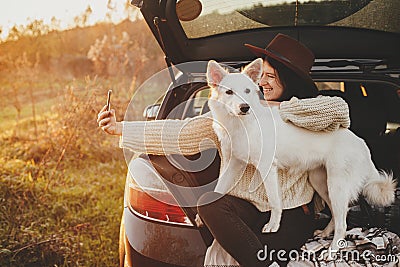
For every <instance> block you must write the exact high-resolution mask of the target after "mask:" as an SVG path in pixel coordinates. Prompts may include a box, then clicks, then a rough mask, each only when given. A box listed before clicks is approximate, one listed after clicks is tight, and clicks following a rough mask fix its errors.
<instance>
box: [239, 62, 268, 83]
mask: <svg viewBox="0 0 400 267" xmlns="http://www.w3.org/2000/svg"><path fill="white" fill-rule="evenodd" d="M242 73H244V74H246V75H247V76H249V78H250V79H251V80H252V81H253V82H255V83H256V84H258V83H259V81H260V80H261V76H262V73H263V60H262V58H257V59H255V60H253V61H252V62H251V63H250V64H249V65H247V66H246V67H245V68H244V69H243V70H242Z"/></svg>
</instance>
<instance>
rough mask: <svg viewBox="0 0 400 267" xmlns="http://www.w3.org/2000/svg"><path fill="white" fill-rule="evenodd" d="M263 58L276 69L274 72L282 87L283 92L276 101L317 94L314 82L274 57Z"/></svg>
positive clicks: (309, 96)
mask: <svg viewBox="0 0 400 267" xmlns="http://www.w3.org/2000/svg"><path fill="white" fill-rule="evenodd" d="M264 60H266V61H267V62H268V63H269V64H270V65H271V67H273V68H274V69H275V70H276V74H277V76H278V77H279V80H280V82H281V84H282V87H283V94H282V95H281V96H280V97H279V99H277V101H287V100H290V98H292V97H293V96H295V97H297V98H300V99H302V98H312V97H316V96H317V95H318V88H317V86H316V85H315V84H314V83H311V82H310V81H306V80H305V79H303V78H301V77H300V76H299V75H298V74H297V73H295V72H294V71H293V70H291V69H289V68H288V67H286V66H285V65H284V64H282V63H281V62H279V61H277V60H276V59H273V58H271V57H265V58H264Z"/></svg>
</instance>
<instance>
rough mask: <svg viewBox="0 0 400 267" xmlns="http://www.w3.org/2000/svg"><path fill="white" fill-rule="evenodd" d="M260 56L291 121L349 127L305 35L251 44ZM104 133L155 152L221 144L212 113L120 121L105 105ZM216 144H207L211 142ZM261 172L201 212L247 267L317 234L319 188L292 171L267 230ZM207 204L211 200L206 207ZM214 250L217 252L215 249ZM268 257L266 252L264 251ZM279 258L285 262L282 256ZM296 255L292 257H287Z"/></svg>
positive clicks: (268, 88) (250, 171) (267, 89)
mask: <svg viewBox="0 0 400 267" xmlns="http://www.w3.org/2000/svg"><path fill="white" fill-rule="evenodd" d="M246 46H247V47H248V48H249V49H250V50H251V51H252V52H253V53H254V54H255V55H257V56H259V57H260V56H261V57H263V58H264V68H263V76H262V78H261V81H260V84H259V85H260V87H262V89H263V93H264V98H265V99H266V100H267V101H268V102H269V104H270V105H277V106H279V109H280V115H281V117H282V119H283V120H285V121H288V122H291V123H294V124H295V125H297V126H299V127H304V128H307V129H310V130H314V131H332V130H335V129H337V128H339V127H349V114H348V107H347V104H346V103H345V102H344V101H343V100H342V99H340V98H337V97H322V96H319V97H316V96H317V94H318V90H317V88H316V86H315V84H314V83H313V81H312V79H311V77H310V76H309V72H310V70H311V66H312V65H313V62H314V55H313V53H312V52H311V51H310V50H309V49H308V48H306V47H305V46H304V45H302V44H301V43H299V42H298V41H297V40H295V39H292V38H290V37H288V36H286V35H283V34H278V35H277V36H276V37H275V38H274V39H273V40H272V41H271V42H270V43H269V45H268V46H267V47H266V48H265V49H262V48H258V47H255V46H252V45H246ZM97 121H98V123H99V127H101V128H102V129H103V131H105V132H107V133H109V134H114V135H121V136H122V138H121V146H122V147H124V148H129V149H131V150H134V151H138V152H146V153H149V154H173V153H183V154H187V155H190V154H196V153H198V152H200V145H199V144H200V143H201V145H202V146H201V150H205V149H208V148H212V147H215V146H218V141H217V140H218V139H217V137H216V135H215V133H214V131H213V129H212V120H211V119H210V114H205V115H203V116H198V117H195V118H192V119H188V120H166V121H152V122H116V119H115V112H114V111H113V110H112V111H106V109H105V107H104V108H103V109H102V110H101V111H100V113H99V115H98V120H97ZM210 139H211V140H213V141H214V142H202V141H204V140H210ZM257 178H259V173H258V172H257V171H256V169H255V168H254V167H253V166H252V165H248V166H247V168H246V170H245V171H244V173H243V175H242V177H241V178H240V180H239V182H238V183H237V184H236V185H235V187H234V188H233V189H232V190H231V191H230V192H229V193H228V194H227V195H224V196H221V195H219V194H218V193H215V192H208V193H206V194H204V195H203V196H202V197H201V198H200V199H199V205H198V213H199V215H200V217H201V219H202V221H203V222H204V223H205V224H206V225H207V227H208V228H209V230H210V231H211V233H212V235H213V236H214V238H215V240H217V241H218V243H219V244H220V245H221V246H222V247H223V248H224V250H225V251H227V252H228V253H229V254H230V255H231V256H232V257H233V258H234V259H235V260H236V261H237V262H238V263H239V264H240V265H242V266H249V267H255V266H266V264H268V263H270V262H271V261H270V259H269V257H266V258H264V257H261V258H260V251H261V252H262V251H264V246H267V247H268V250H269V251H271V250H275V251H278V250H285V251H287V253H289V250H292V249H299V248H300V247H301V245H302V244H304V243H305V241H306V240H307V239H308V238H309V237H311V236H312V233H313V231H314V230H315V229H314V224H313V205H312V198H313V194H314V190H313V188H312V187H311V185H310V184H309V182H308V179H307V173H302V174H291V173H290V172H289V171H288V170H279V179H280V185H281V190H282V202H283V208H284V211H283V214H282V221H281V226H280V229H279V231H278V232H276V233H268V234H263V233H261V229H262V226H263V225H264V224H265V222H266V221H268V216H269V212H268V198H267V196H266V193H265V189H264V187H262V186H260V187H258V189H257V190H256V191H255V192H253V193H251V192H249V191H248V188H249V185H250V181H251V180H252V179H257ZM202 203H205V204H204V205H203V204H202ZM211 253H212V252H211ZM264 256H265V255H264ZM276 256H277V253H275V255H274V258H273V260H277V261H279V262H282V263H285V262H286V261H285V260H282V259H280V258H277V257H276ZM286 257H288V255H286Z"/></svg>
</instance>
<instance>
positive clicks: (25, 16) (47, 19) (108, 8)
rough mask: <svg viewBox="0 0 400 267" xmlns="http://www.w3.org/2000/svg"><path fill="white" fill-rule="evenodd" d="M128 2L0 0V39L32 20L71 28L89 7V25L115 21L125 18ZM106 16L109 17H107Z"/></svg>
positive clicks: (133, 8) (134, 9)
mask: <svg viewBox="0 0 400 267" xmlns="http://www.w3.org/2000/svg"><path fill="white" fill-rule="evenodd" d="M127 1H128V2H129V0H114V1H112V0H70V1H53V0H36V1H31V0H21V1H6V0H0V7H1V8H0V27H2V30H3V31H2V33H1V35H0V37H1V39H4V38H5V37H6V36H7V34H8V31H9V29H10V28H12V27H13V26H14V25H24V24H27V23H28V22H30V21H33V20H43V21H44V23H45V24H48V25H50V24H51V23H52V18H55V21H56V22H57V23H58V24H59V26H60V28H61V29H66V28H70V27H73V25H74V18H75V17H76V16H79V15H81V14H82V13H83V12H85V10H86V9H87V8H88V7H89V6H90V9H91V10H92V13H91V15H90V17H89V19H88V24H94V23H96V22H100V21H104V20H106V19H111V21H113V22H118V21H120V20H121V19H122V18H124V17H126V14H125V13H126V11H125V10H124V7H125V4H126V2H127ZM129 8H130V9H131V12H135V11H136V8H135V7H134V6H130V7H129ZM107 13H108V14H109V15H108V16H110V18H107ZM53 21H54V19H53ZM0 29H1V28H0Z"/></svg>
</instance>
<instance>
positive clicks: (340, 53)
mask: <svg viewBox="0 0 400 267" xmlns="http://www.w3.org/2000/svg"><path fill="white" fill-rule="evenodd" d="M181 1H183V0H181ZM202 2H203V5H204V6H203V7H204V8H206V5H207V4H208V5H211V3H214V5H215V6H214V8H215V9H216V10H218V9H217V7H218V4H220V5H221V6H222V3H223V2H226V1H213V2H212V1H208V3H205V2H207V1H202ZM228 2H229V1H228ZM233 2H234V3H236V2H237V1H233ZM233 2H232V4H231V5H232V6H233V5H234V3H233ZM241 2H242V3H246V1H241ZM260 2H262V1H248V3H249V6H250V7H245V8H242V9H237V8H236V9H235V8H234V7H233V8H232V6H230V7H229V6H228V7H226V6H222V7H224V8H226V10H225V11H221V10H219V11H220V13H218V12H216V11H215V10H214V12H212V11H213V10H209V13H206V14H205V15H200V17H198V18H194V19H192V21H183V20H179V18H178V15H177V8H176V1H175V0H144V1H137V0H134V1H132V4H134V5H135V6H137V7H139V8H140V11H141V13H142V14H143V17H144V19H145V20H146V22H147V23H148V25H149V27H150V29H151V31H152V32H153V34H154V36H155V38H156V39H157V41H158V43H159V45H160V47H161V48H162V49H163V51H164V53H165V55H166V64H167V66H169V67H170V69H169V70H168V71H170V70H171V69H172V68H175V69H176V71H175V72H174V71H171V72H170V74H171V75H170V78H171V80H170V85H169V86H168V88H165V90H166V93H165V94H164V95H163V97H162V99H161V101H160V103H159V104H155V105H152V106H151V107H150V108H151V109H154V110H155V111H156V112H155V113H154V112H152V111H151V110H149V109H148V110H147V117H148V118H151V117H155V119H157V120H161V119H166V118H173V119H184V118H188V117H193V116H196V115H199V114H202V113H204V112H205V111H204V110H203V108H204V106H205V103H204V101H198V100H199V99H200V97H199V96H206V95H207V94H206V92H207V83H206V81H205V75H204V73H205V68H206V62H207V61H208V60H210V59H214V60H216V61H218V62H223V63H224V64H225V65H226V66H229V67H232V68H240V67H242V66H243V65H245V64H246V63H248V62H249V61H250V60H252V59H254V55H253V54H252V53H251V52H250V51H249V50H248V49H247V48H245V47H244V45H243V44H245V43H249V44H253V45H256V46H259V47H265V46H266V44H267V43H268V42H269V41H270V40H272V38H273V37H274V36H275V35H276V34H278V33H283V34H287V35H289V36H291V37H293V38H296V39H298V40H299V41H301V42H302V43H304V44H305V45H306V46H308V47H309V48H310V49H311V50H312V51H313V52H314V54H315V56H316V61H315V64H314V66H313V68H312V73H311V75H312V77H313V79H314V81H315V82H316V83H317V85H318V87H319V89H320V90H321V91H320V92H321V94H323V95H332V96H339V97H342V98H344V99H345V100H346V101H347V103H348V104H349V108H350V117H351V121H352V124H351V130H353V131H354V132H355V133H356V134H357V135H359V136H360V137H363V138H364V139H365V140H366V142H367V144H368V146H369V148H370V150H371V154H372V157H373V160H374V162H375V164H376V166H377V167H378V168H380V169H384V170H386V171H392V172H393V173H394V176H395V177H400V90H399V89H400V49H399V47H400V23H398V24H397V26H393V27H392V28H390V27H388V28H386V29H385V27H386V26H382V27H381V26H379V25H378V26H374V25H375V24H374V23H370V22H368V21H367V22H363V23H365V25H368V27H361V26H363V25H364V24H362V23H361V24H360V22H359V20H358V18H363V19H366V20H367V19H368V18H365V17H366V16H367V15H374V16H375V17H371V19H374V20H378V18H377V17H376V16H378V13H377V12H378V11H377V8H378V7H374V6H372V7H371V5H376V2H379V1H368V0H360V1H355V0H349V1H336V2H342V4H343V3H345V5H344V6H342V7H341V8H342V9H339V11H340V10H341V12H339V13H338V14H336V13H335V14H336V15H335V14H334V15H332V16H327V15H326V14H329V12H330V11H332V8H330V7H329V6H328V5H329V4H330V3H331V2H335V1H319V2H315V1H309V2H305V3H304V4H303V2H304V1H301V2H302V3H301V4H298V5H297V6H296V5H295V4H293V3H292V4H291V5H293V6H290V5H289V7H288V6H286V8H287V9H288V10H286V11H285V9H282V8H281V6H284V5H283V4H282V5H281V6H279V5H278V4H277V5H275V6H273V5H272V6H268V5H267V6H263V5H262V4H260ZM295 2H297V1H295ZM381 2H384V1H381ZM387 2H388V1H387ZM396 3H397V1H393V4H390V5H392V6H389V7H388V8H389V9H388V10H391V11H392V12H393V13H394V15H390V16H397V17H400V3H397V4H396ZM251 4H253V5H251ZM324 4H325V5H324ZM237 5H239V4H237ZM388 5H389V4H388ZM292 8H294V9H293V10H296V12H297V13H296V14H297V15H296V16H294V17H293V18H290V16H289V17H288V15H287V14H292V13H290V12H291V11H292ZM368 8H369V9H368ZM282 10H283V11H282ZM311 11H314V12H311ZM265 12H266V13H265ZM268 12H269V13H268ZM276 12H278V13H279V12H281V13H279V14H278V15H277V16H276V17H273V16H272V15H273V14H276ZM302 12H303V13H302ZM332 12H333V11H332ZM360 12H361V15H360V14H359V13H360ZM363 12H364V13H363ZM374 12H375V13H374ZM379 12H382V11H379ZM189 13H190V12H189ZM194 13H195V12H194ZM314 13H317V14H319V15H320V16H318V15H315V14H314ZM333 13H334V12H333ZM263 14H264V15H265V14H269V15H270V16H269V17H268V19H265V18H264V17H263ZM271 14H272V15H271ZM293 14H294V13H293ZM299 14H305V15H304V17H302V16H301V15H299ZM357 14H358V15H357ZM189 15H191V14H189ZM228 15H231V16H243V17H244V21H245V22H246V23H247V24H243V25H245V26H243V27H242V26H241V25H239V26H235V27H233V28H232V29H227V30H224V29H225V28H224V27H223V26H224V25H223V24H221V25H217V24H216V23H215V21H214V20H215V19H218V18H219V17H221V18H222V17H223V18H224V19H226V16H228ZM384 15H387V16H389V14H384ZM207 16H208V17H207ZM211 16H214V17H213V21H212V22H210V24H213V23H214V24H216V26H215V25H214V26H213V25H211V26H210V25H208V24H205V21H206V19H207V18H211ZM357 16H359V17H357ZM392 18H393V17H391V18H388V21H390V20H391V19H392ZM201 19H203V20H204V21H201ZM274 19H275V20H274ZM318 19H320V20H318ZM197 20H200V21H197ZM248 20H250V22H249V21H248ZM196 21H197V22H196ZM397 22H399V20H397ZM382 23H383V24H382V25H386V24H385V22H382ZM393 23H396V22H395V21H394V22H393ZM207 25H208V26H207ZM248 25H250V26H248ZM360 25H361V26H360ZM371 25H372V26H371ZM217 26H218V27H217ZM200 27H202V28H201V29H200ZM207 27H208V28H207ZM196 29H198V31H196ZM195 61H196V62H200V63H197V64H194V65H191V64H186V63H187V62H195ZM172 66H174V67H172ZM177 72H179V74H178V75H177ZM150 113H154V114H153V115H154V116H150V115H149V114H150ZM126 119H128V120H129V115H128V114H127V117H126ZM203 153H204V154H203V155H208V154H207V153H210V154H209V155H214V156H213V157H212V161H211V162H210V164H209V165H208V166H207V168H203V169H201V170H198V171H186V170H187V169H188V168H185V169H183V168H179V166H181V165H185V164H189V165H190V164H195V163H196V159H197V158H198V157H200V156H199V155H194V156H190V157H183V156H180V155H171V156H170V157H165V156H156V155H140V156H139V157H140V158H141V162H142V163H143V165H138V166H132V168H134V169H135V172H131V171H129V172H128V177H127V182H126V189H125V201H124V215H123V219H122V222H121V234H120V248H121V265H124V264H125V266H134V267H146V266H154V267H158V266H163V267H167V266H186V267H194V266H203V261H204V255H205V252H206V249H207V247H208V246H209V245H210V244H211V242H212V236H211V234H210V232H209V231H208V230H207V228H206V227H202V228H198V227H196V226H195V225H196V223H195V215H196V207H195V205H192V204H193V203H195V202H196V200H197V199H198V197H199V196H200V195H201V192H199V191H197V190H196V188H198V187H199V186H202V185H203V186H204V187H203V190H205V191H207V190H208V191H210V190H213V186H214V185H215V180H216V179H217V177H218V170H219V165H220V158H219V157H218V155H217V154H216V151H205V152H203ZM125 154H126V158H127V163H128V164H130V162H131V158H132V155H131V154H130V152H129V151H125ZM215 155H216V156H215ZM171 157H172V158H173V161H175V162H178V165H179V166H177V165H176V164H172V163H171ZM146 162H150V163H151V164H152V166H153V167H154V169H155V170H156V172H157V173H156V174H154V173H149V172H148V171H144V170H141V168H144V167H145V166H146ZM186 167H188V166H186ZM190 167H191V166H189V169H190ZM139 175H140V176H141V177H138V176H139ZM160 177H162V178H163V181H164V182H160V181H159V179H160ZM138 180H140V181H144V182H138ZM165 181H167V182H165ZM139 184H140V185H139ZM174 185H179V186H182V187H185V188H187V189H188V190H187V191H185V192H186V193H184V194H182V192H181V191H179V190H176V188H175V187H174ZM202 192H204V191H202ZM397 194H399V192H397ZM399 199H400V196H399V195H397V200H396V203H395V204H394V205H393V206H391V207H388V208H385V209H379V208H375V207H372V208H371V207H370V206H368V205H358V206H356V208H354V209H353V212H350V213H349V216H348V224H349V225H350V226H356V225H360V224H361V225H363V226H382V227H387V228H389V229H390V230H392V231H394V232H397V233H400V212H399V205H400V204H399ZM190 203H191V204H190ZM357 207H361V211H358V209H357Z"/></svg>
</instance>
